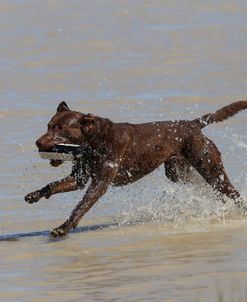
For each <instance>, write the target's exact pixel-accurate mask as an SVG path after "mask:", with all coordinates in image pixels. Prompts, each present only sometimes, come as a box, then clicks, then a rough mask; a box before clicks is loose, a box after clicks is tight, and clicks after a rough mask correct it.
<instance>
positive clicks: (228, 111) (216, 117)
mask: <svg viewBox="0 0 247 302" xmlns="http://www.w3.org/2000/svg"><path fill="white" fill-rule="evenodd" d="M244 109H247V101H238V102H235V103H232V104H230V105H228V106H225V107H223V108H221V109H219V110H217V111H216V112H215V113H208V114H205V115H203V116H202V117H199V118H197V119H195V120H193V122H195V123H197V124H199V126H200V128H201V129H202V128H204V127H206V126H208V125H209V124H212V123H218V122H222V121H223V120H226V119H228V118H229V117H231V116H233V115H235V114H237V113H238V112H239V111H241V110H244Z"/></svg>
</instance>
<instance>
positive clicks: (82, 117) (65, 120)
mask: <svg viewBox="0 0 247 302" xmlns="http://www.w3.org/2000/svg"><path fill="white" fill-rule="evenodd" d="M246 108H247V101H239V102H236V103H233V104H231V105H228V106H226V107H224V108H222V109H220V110H218V111H216V112H215V113H209V114H206V115H204V116H202V117H201V118H197V119H195V120H193V121H175V122H171V121H168V122H152V123H145V124H129V123H113V122H111V121H110V120H108V119H104V118H101V117H97V116H93V115H91V114H82V113H80V112H76V111H71V110H70V109H69V108H68V106H67V104H66V103H65V102H62V103H61V104H60V105H59V106H58V108H57V113H56V114H55V115H54V116H53V118H52V119H51V121H50V122H49V124H48V131H47V133H46V134H44V135H43V136H41V137H40V138H39V139H38V140H37V142H36V144H37V147H38V148H39V150H40V151H49V150H50V149H51V148H52V147H54V146H55V145H57V144H59V143H67V144H79V145H82V146H85V145H87V146H89V147H90V149H91V151H92V152H91V155H90V158H89V159H88V160H87V161H83V160H75V161H74V163H73V169H72V173H71V174H70V176H68V177H66V178H65V179H62V180H60V181H57V182H53V183H51V184H48V185H47V186H46V187H44V188H42V189H41V190H38V191H35V192H32V193H30V194H28V195H27V196H26V197H25V200H26V201H27V202H28V203H34V202H37V201H38V200H39V199H40V198H42V197H45V198H49V197H50V196H51V195H53V194H56V193H60V192H69V191H73V190H77V189H83V188H84V186H85V185H86V183H87V181H88V179H89V178H91V184H90V185H89V187H88V190H87V192H86V194H85V196H84V197H83V199H82V201H80V202H79V203H78V204H77V206H76V207H75V209H74V210H73V211H72V213H71V215H70V217H69V219H68V220H67V221H65V222H64V223H63V224H62V225H61V226H59V227H58V228H56V229H54V230H53V231H52V232H51V235H52V236H54V237H57V236H64V235H66V234H67V233H68V231H69V230H70V229H71V228H75V227H76V226H77V225H78V223H79V221H80V219H81V218H82V216H83V215H84V214H85V213H86V212H87V211H88V210H89V209H90V208H91V207H92V206H93V205H94V204H95V203H96V201H97V200H98V199H99V198H100V197H101V196H102V195H103V194H104V193H105V192H106V190H107V188H108V186H109V185H110V184H112V185H114V186H122V185H126V184H129V183H132V182H134V181H137V180H138V179H140V178H142V177H143V176H145V175H146V174H148V173H150V172H152V171H153V170H154V169H156V168H157V167H159V166H160V165H161V164H163V163H164V166H165V171H166V176H167V177H168V178H169V179H170V180H172V181H173V182H177V181H179V179H180V173H179V172H182V171H184V170H185V169H186V168H187V167H191V166H192V167H194V168H195V169H196V170H197V171H198V172H199V173H200V174H201V175H202V176H203V177H204V178H205V180H206V181H207V182H208V183H209V184H210V185H212V187H213V188H214V190H215V191H216V192H220V193H221V194H225V195H226V196H228V197H230V198H232V199H233V200H234V201H235V203H236V204H237V205H238V206H239V205H240V203H239V193H238V191H237V190H236V189H235V188H234V187H233V185H232V184H231V183H230V181H229V179H228V176H227V174H226V172H225V170H224V167H223V163H222V161H221V154H220V152H219V151H218V149H217V148H216V146H215V145H214V143H213V142H212V141H210V140H209V139H208V138H207V137H205V136H204V135H203V134H202V132H201V129H202V128H204V127H205V126H207V125H209V124H211V123H216V122H220V121H223V120H224V119H227V118H228V117H230V116H233V115H234V114H236V113H238V112H239V111H241V110H243V109H246ZM51 164H52V165H53V166H58V165H60V164H62V161H55V160H53V161H51Z"/></svg>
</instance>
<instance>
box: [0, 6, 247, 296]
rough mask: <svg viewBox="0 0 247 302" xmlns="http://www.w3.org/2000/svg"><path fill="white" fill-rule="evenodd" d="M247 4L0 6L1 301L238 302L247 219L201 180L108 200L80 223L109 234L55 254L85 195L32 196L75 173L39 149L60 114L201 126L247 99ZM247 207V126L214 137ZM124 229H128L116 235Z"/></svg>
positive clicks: (160, 184) (112, 194)
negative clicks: (62, 227)
mask: <svg viewBox="0 0 247 302" xmlns="http://www.w3.org/2000/svg"><path fill="white" fill-rule="evenodd" d="M246 15H247V5H246V3H245V2H244V1H209V0H204V1H192V0H191V1H178V0H174V1H172V2H171V1H170V2H169V1H158V0H157V1H145V0H143V1H138V0H134V1H133V0H132V1H128V0H127V1H112V0H107V1H105V0H102V1H83V2H82V1H79V0H78V1H76V0H75V1H71V2H68V1H64V0H60V1H55V0H53V1H52V0H50V1H25V0H13V1H2V2H1V3H0V16H1V18H0V25H1V26H0V39H1V43H0V45H1V46H0V48H1V58H0V65H1V81H0V102H1V107H0V125H1V133H2V134H1V135H2V136H1V138H2V139H1V145H0V152H1V157H0V165H1V175H0V185H1V190H0V218H1V224H0V235H4V234H12V233H29V234H31V233H32V232H41V236H34V237H23V238H19V239H16V240H12V241H1V242H0V259H1V262H0V271H1V274H0V301H18V302H22V301H23V302H24V301H35V302H36V301H151V300H152V301H167V302H168V301H169V302H171V301H174V302H177V301H183V302H184V301H189V302H191V301H219V300H220V299H221V298H222V297H223V298H224V301H231V302H233V301H240V299H244V298H247V297H246V288H247V266H246V263H247V256H246V248H247V241H246V226H247V223H246V218H245V217H242V213H240V212H239V211H237V210H236V209H235V208H234V207H233V205H232V203H231V202H230V201H227V203H226V205H225V206H223V205H222V204H221V203H220V201H219V200H217V198H216V197H215V196H214V194H213V193H212V191H211V189H210V188H209V187H208V186H206V185H205V183H204V182H203V181H202V180H201V179H200V178H199V177H197V176H195V184H194V185H186V186H181V185H176V184H171V183H170V182H169V181H168V180H167V179H166V178H165V175H164V171H163V168H162V167H160V168H159V169H158V170H157V171H155V172H154V173H152V174H151V175H148V176H147V177H146V178H144V179H143V180H141V181H139V182H137V183H135V184H132V185H130V186H126V187H124V188H114V189H112V188H111V189H110V190H109V191H108V192H107V194H106V195H105V196H104V197H103V198H101V200H100V202H98V203H97V204H96V206H95V207H94V208H93V209H92V210H91V211H90V213H88V214H87V215H86V216H85V217H84V218H83V220H82V221H81V223H80V225H81V226H89V228H90V226H94V225H107V224H109V225H110V226H109V227H107V228H102V229H97V228H96V229H91V230H90V231H83V230H84V229H82V231H81V232H78V233H73V234H71V235H69V236H68V238H66V239H65V240H61V241H55V242H54V241H50V240H49V238H48V237H47V233H44V232H43V231H44V230H46V231H47V230H49V229H51V228H53V227H56V226H58V225H59V224H60V223H62V222H63V221H64V219H66V217H67V216H68V215H69V213H70V211H71V210H72V208H73V207H74V205H75V204H76V202H77V201H78V200H80V198H81V196H82V194H83V192H75V193H66V194H60V195H57V196H54V197H52V198H51V199H49V200H41V201H40V202H39V203H37V204H35V205H28V204H26V203H25V202H24V200H23V196H24V195H25V194H26V193H28V192H30V191H33V190H35V189H38V188H40V187H42V186H44V185H45V184H47V183H48V182H50V181H52V180H56V179H59V178H62V177H63V176H65V175H67V174H68V173H69V172H70V169H71V166H70V163H67V164H66V165H65V166H64V167H62V168H56V169H55V168H52V167H50V166H49V163H48V162H47V161H45V160H42V159H40V158H39V156H38V154H37V150H36V148H35V145H34V142H35V140H36V138H37V137H39V136H40V134H42V133H43V132H44V131H45V130H46V124H47V122H48V121H49V119H50V117H51V116H52V114H53V113H54V112H55V110H56V107H57V105H58V103H59V102H60V101H61V100H66V101H67V102H68V104H69V106H70V107H71V108H73V109H76V110H79V111H83V112H86V113H87V112H91V113H94V114H96V115H100V116H104V117H108V118H110V119H112V120H113V121H129V122H143V121H152V120H160V119H163V120H171V119H178V118H183V119H186V118H188V119H193V118H195V117H198V116H199V115H201V114H202V113H207V112H211V111H214V110H216V109H217V108H220V107H222V106H224V105H225V104H228V103H230V102H232V101H235V100H239V99H245V98H246V96H247V87H246V74H247V70H246V69H247V65H246V53H247V39H246V36H247V30H246ZM204 133H205V134H206V135H207V136H209V137H210V138H211V139H212V140H213V141H214V142H215V143H216V144H217V146H218V147H219V149H220V151H221V152H222V156H223V160H224V163H225V167H226V170H227V172H228V174H229V176H230V178H231V180H232V182H233V183H234V185H235V186H236V187H237V188H238V189H239V191H240V193H241V195H242V196H243V198H244V200H246V201H247V190H246V173H247V162H246V157H247V141H246V112H243V113H240V114H238V115H237V116H236V117H234V118H232V119H230V120H228V121H226V122H224V123H220V124H218V125H212V126H209V127H208V128H206V129H205V130H204ZM111 224H119V226H111Z"/></svg>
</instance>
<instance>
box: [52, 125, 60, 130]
mask: <svg viewBox="0 0 247 302" xmlns="http://www.w3.org/2000/svg"><path fill="white" fill-rule="evenodd" d="M52 129H53V130H62V126H61V125H58V124H56V125H54V126H53V127H52Z"/></svg>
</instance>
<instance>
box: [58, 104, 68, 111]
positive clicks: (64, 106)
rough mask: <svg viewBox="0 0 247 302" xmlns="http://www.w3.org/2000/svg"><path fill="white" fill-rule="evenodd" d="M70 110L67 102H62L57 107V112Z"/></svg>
mask: <svg viewBox="0 0 247 302" xmlns="http://www.w3.org/2000/svg"><path fill="white" fill-rule="evenodd" d="M63 111H70V109H69V107H68V105H67V104H66V102H61V103H60V104H59V105H58V107H57V112H63Z"/></svg>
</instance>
